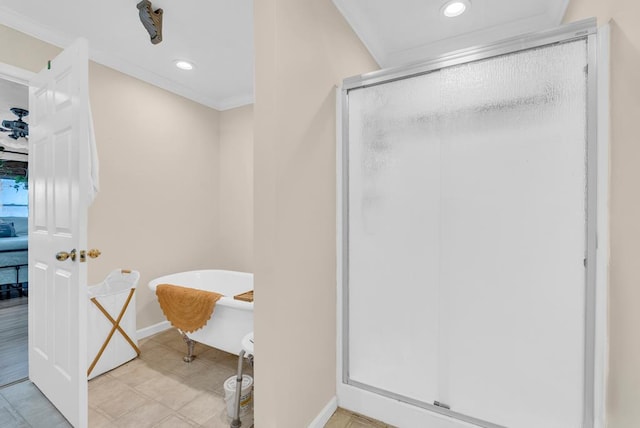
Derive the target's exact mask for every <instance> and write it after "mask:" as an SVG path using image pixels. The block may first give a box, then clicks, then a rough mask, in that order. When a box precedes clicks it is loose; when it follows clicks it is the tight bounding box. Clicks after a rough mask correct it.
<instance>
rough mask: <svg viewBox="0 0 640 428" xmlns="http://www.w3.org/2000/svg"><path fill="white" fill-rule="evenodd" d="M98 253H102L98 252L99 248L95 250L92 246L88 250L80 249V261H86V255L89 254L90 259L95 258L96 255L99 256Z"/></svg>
mask: <svg viewBox="0 0 640 428" xmlns="http://www.w3.org/2000/svg"><path fill="white" fill-rule="evenodd" d="M100 254H102V253H101V252H100V250H97V249H95V248H92V249H90V250H89V251H85V250H82V251H80V262H81V263H84V262H86V261H87V256H89V257H90V258H92V259H95V258H97V257H100Z"/></svg>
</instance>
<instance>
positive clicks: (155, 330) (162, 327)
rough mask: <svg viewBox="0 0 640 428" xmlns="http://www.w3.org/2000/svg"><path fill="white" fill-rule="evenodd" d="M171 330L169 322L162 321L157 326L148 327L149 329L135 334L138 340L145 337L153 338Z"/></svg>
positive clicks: (143, 329) (142, 329)
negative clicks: (157, 334)
mask: <svg viewBox="0 0 640 428" xmlns="http://www.w3.org/2000/svg"><path fill="white" fill-rule="evenodd" d="M170 328H171V323H170V322H169V321H162V322H159V323H158V324H154V325H150V326H149V327H145V328H141V329H140V330H138V331H137V332H136V335H137V336H138V340H140V339H144V338H145V337H149V336H153V335H154V334H156V333H160V332H161V331H165V330H169V329H170Z"/></svg>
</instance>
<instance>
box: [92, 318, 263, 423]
mask: <svg viewBox="0 0 640 428" xmlns="http://www.w3.org/2000/svg"><path fill="white" fill-rule="evenodd" d="M140 350H141V351H142V354H141V356H140V358H138V359H135V360H133V361H130V362H129V363H127V364H125V365H123V366H121V367H118V368H117V369H115V370H112V371H110V372H108V373H106V374H104V375H101V376H98V377H96V378H95V379H92V380H91V381H90V382H89V426H90V427H91V428H111V427H123V428H125V427H135V428H145V427H154V428H155V427H159V428H160V427H163V428H164V427H166V428H181V427H210V428H218V427H220V428H222V427H228V426H229V423H228V422H227V416H226V415H227V413H226V404H225V402H224V387H223V383H224V381H225V380H226V379H227V378H229V377H230V376H233V375H234V374H235V372H236V370H237V364H238V357H237V356H235V355H231V354H228V353H226V352H222V351H219V350H217V349H213V348H210V347H208V346H205V345H202V344H199V343H197V344H196V346H195V351H194V352H195V354H196V356H197V358H196V359H195V360H194V361H193V362H191V363H189V364H187V363H184V362H183V361H182V357H183V356H184V354H185V352H186V345H185V344H184V342H183V340H182V337H181V336H180V335H179V334H178V332H177V331H176V330H173V329H172V330H167V331H165V332H162V333H159V334H157V335H155V336H152V337H150V338H147V339H143V340H142V341H140ZM245 373H246V374H249V375H253V370H252V369H251V367H250V366H249V365H248V364H245Z"/></svg>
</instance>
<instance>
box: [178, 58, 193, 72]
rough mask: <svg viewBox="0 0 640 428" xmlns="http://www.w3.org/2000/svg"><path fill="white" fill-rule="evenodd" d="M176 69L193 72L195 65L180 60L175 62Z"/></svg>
mask: <svg viewBox="0 0 640 428" xmlns="http://www.w3.org/2000/svg"><path fill="white" fill-rule="evenodd" d="M175 64H176V67H178V68H179V69H180V70H193V64H191V63H190V62H189V61H183V60H179V61H176V62H175Z"/></svg>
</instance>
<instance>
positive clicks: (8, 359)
mask: <svg viewBox="0 0 640 428" xmlns="http://www.w3.org/2000/svg"><path fill="white" fill-rule="evenodd" d="M12 300H14V302H11V301H12ZM18 300H19V301H18ZM2 302H3V303H5V302H6V303H5V305H8V304H9V302H11V304H13V305H12V306H8V307H4V308H0V386H2V385H6V384H9V383H11V382H15V381H17V380H20V379H24V378H26V377H27V376H28V375H29V355H28V349H27V346H28V342H27V331H28V330H27V308H28V306H27V305H26V302H27V298H26V297H25V298H22V299H8V300H6V301H2Z"/></svg>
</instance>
